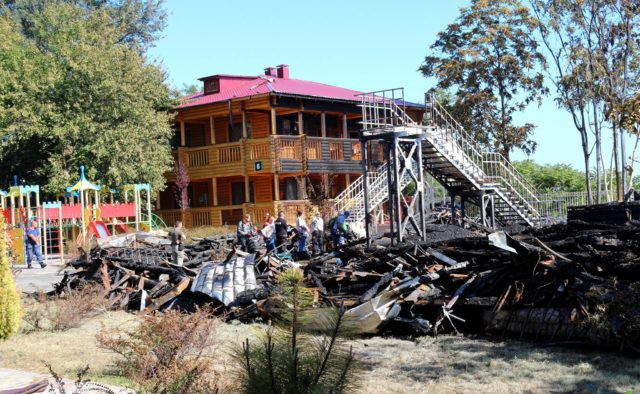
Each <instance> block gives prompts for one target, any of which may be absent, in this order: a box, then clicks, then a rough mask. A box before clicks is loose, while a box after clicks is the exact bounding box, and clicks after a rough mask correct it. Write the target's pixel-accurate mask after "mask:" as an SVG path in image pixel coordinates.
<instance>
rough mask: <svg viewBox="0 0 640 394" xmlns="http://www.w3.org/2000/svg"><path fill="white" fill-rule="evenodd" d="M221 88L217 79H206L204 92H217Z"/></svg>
mask: <svg viewBox="0 0 640 394" xmlns="http://www.w3.org/2000/svg"><path fill="white" fill-rule="evenodd" d="M219 90H220V83H219V82H218V80H217V79H211V80H209V81H205V83H204V92H205V93H217V92H218V91H219Z"/></svg>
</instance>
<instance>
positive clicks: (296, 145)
mask: <svg viewBox="0 0 640 394" xmlns="http://www.w3.org/2000/svg"><path fill="white" fill-rule="evenodd" d="M276 149H278V155H279V156H280V158H281V159H291V160H300V159H301V155H300V137H299V136H291V137H290V136H282V135H280V136H277V144H276Z"/></svg>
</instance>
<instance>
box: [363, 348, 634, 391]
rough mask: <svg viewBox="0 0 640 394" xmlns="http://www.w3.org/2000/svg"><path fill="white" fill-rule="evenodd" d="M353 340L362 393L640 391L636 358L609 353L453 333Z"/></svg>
mask: <svg viewBox="0 0 640 394" xmlns="http://www.w3.org/2000/svg"><path fill="white" fill-rule="evenodd" d="M353 344H354V348H355V349H356V352H357V353H358V355H359V356H360V358H361V359H363V360H365V362H366V361H368V366H367V368H366V372H365V373H364V374H363V375H362V379H363V382H362V384H363V385H362V387H363V388H362V390H361V392H363V393H418V392H420V393H424V392H436V393H442V392H445V393H458V392H487V393H488V392H490V393H494V394H495V393H512V392H638V391H640V363H639V362H638V360H637V359H634V358H628V357H624V356H619V355H615V354H611V353H600V352H585V351H581V350H574V349H566V348H540V347H536V346H534V345H532V344H528V343H521V342H517V341H510V342H493V341H489V340H486V339H470V338H465V337H454V336H445V337H440V338H438V341H436V340H435V339H434V338H431V337H423V338H420V339H418V340H417V341H415V342H414V341H407V340H400V339H393V338H371V339H363V340H357V341H354V342H353Z"/></svg>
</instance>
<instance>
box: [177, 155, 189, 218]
mask: <svg viewBox="0 0 640 394" xmlns="http://www.w3.org/2000/svg"><path fill="white" fill-rule="evenodd" d="M173 174H174V175H175V177H176V182H175V186H174V190H173V193H174V197H175V199H176V203H177V204H178V208H180V209H182V210H185V209H187V208H189V195H188V194H187V191H188V189H187V188H188V187H189V181H190V179H189V172H188V171H187V166H185V165H184V163H183V162H181V161H175V162H174V163H173Z"/></svg>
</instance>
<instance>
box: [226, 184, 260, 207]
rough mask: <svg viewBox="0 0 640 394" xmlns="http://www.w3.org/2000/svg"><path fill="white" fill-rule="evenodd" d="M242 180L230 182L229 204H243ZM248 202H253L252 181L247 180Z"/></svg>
mask: <svg viewBox="0 0 640 394" xmlns="http://www.w3.org/2000/svg"><path fill="white" fill-rule="evenodd" d="M244 196H245V194H244V182H233V183H232V184H231V204H232V205H240V204H244V202H245V198H244ZM249 202H255V199H254V196H253V181H250V182H249Z"/></svg>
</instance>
